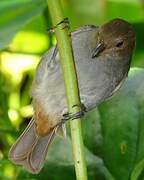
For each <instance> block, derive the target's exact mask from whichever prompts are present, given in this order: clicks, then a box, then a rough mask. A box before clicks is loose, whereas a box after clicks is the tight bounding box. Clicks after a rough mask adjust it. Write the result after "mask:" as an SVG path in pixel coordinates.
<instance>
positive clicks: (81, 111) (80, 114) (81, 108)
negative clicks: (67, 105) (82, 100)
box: [62, 104, 86, 122]
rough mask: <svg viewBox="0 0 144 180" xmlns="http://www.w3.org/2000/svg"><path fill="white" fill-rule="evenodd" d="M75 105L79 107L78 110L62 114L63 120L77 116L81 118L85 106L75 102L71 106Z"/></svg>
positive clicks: (76, 117)
mask: <svg viewBox="0 0 144 180" xmlns="http://www.w3.org/2000/svg"><path fill="white" fill-rule="evenodd" d="M76 106H77V107H80V111H79V112H76V113H66V114H63V119H62V121H63V122H65V121H68V120H74V119H78V118H81V117H83V116H84V113H85V112H86V107H85V106H84V104H80V105H78V104H75V105H73V106H72V108H74V107H76Z"/></svg>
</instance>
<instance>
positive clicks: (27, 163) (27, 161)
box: [9, 119, 60, 174]
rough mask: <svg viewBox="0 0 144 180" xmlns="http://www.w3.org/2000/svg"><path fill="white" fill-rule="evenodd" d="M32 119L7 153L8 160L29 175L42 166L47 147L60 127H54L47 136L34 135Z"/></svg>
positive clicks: (34, 129)
mask: <svg viewBox="0 0 144 180" xmlns="http://www.w3.org/2000/svg"><path fill="white" fill-rule="evenodd" d="M35 126H36V125H35V121H34V119H32V120H31V122H30V123H29V125H28V127H27V128H26V129H25V131H24V132H23V133H22V135H21V136H20V137H19V138H18V140H17V141H16V143H15V144H14V145H13V146H12V147H11V149H10V151H9V159H10V160H11V161H12V162H13V163H14V164H19V165H22V166H24V168H25V169H27V170H28V171H29V172H31V173H34V174H35V173H38V172H39V171H40V170H41V169H42V167H43V164H44V160H45V158H46V155H47V151H48V147H49V145H50V143H51V141H52V140H53V138H54V136H55V134H56V132H57V130H58V129H59V127H60V126H56V127H55V128H54V129H53V130H52V131H51V132H50V133H49V134H48V135H47V136H45V137H39V136H38V135H37V134H36V128H35Z"/></svg>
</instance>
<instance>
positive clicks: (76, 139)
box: [47, 0, 87, 180]
mask: <svg viewBox="0 0 144 180" xmlns="http://www.w3.org/2000/svg"><path fill="white" fill-rule="evenodd" d="M47 3H48V8H49V12H50V15H51V19H52V23H53V26H56V25H57V24H58V23H59V22H61V21H62V20H63V19H64V16H63V13H62V8H61V4H60V1H59V0H47ZM62 28H63V24H60V25H58V26H57V28H55V35H56V39H57V43H58V49H59V54H60V61H61V67H62V71H63V77H64V84H65V90H66V96H67V104H68V109H69V112H71V113H76V112H78V111H79V110H80V108H79V107H78V106H75V107H73V105H76V104H80V98H79V89H78V83H77V76H76V70H75V65H74V61H73V54H72V48H71V40H70V37H69V35H68V31H67V29H62ZM70 128H71V137H72V147H73V156H74V164H75V171H76V177H77V180H87V168H86V161H85V156H84V144H83V138H82V128H81V121H80V119H76V120H73V121H70Z"/></svg>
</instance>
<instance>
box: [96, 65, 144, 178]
mask: <svg viewBox="0 0 144 180" xmlns="http://www.w3.org/2000/svg"><path fill="white" fill-rule="evenodd" d="M143 79H144V70H143V69H136V68H134V69H132V70H131V71H130V74H129V78H128V79H127V81H126V82H125V84H124V85H123V87H122V88H121V89H120V91H119V92H118V93H117V94H116V95H115V96H114V97H112V98H111V100H109V101H107V102H105V103H103V104H101V105H100V106H99V112H100V116H101V120H102V122H101V124H102V132H103V139H104V145H103V149H104V162H105V164H106V166H107V168H108V169H109V171H110V172H111V173H112V175H113V176H114V177H115V178H116V179H117V180H121V178H123V180H128V179H129V178H130V176H131V172H132V170H133V168H134V166H135V170H134V172H133V173H132V177H134V176H137V177H138V176H139V175H140V173H141V172H142V170H143V169H144V164H143V163H142V161H143V157H144V143H143V138H144V130H143V129H144V122H143V117H144V116H143V115H144V108H143V106H142V104H144V92H143V90H144V81H143ZM139 163H140V164H139ZM138 167H140V168H141V169H139V168H138ZM136 174H137V175H136ZM133 180H136V179H134V178H133Z"/></svg>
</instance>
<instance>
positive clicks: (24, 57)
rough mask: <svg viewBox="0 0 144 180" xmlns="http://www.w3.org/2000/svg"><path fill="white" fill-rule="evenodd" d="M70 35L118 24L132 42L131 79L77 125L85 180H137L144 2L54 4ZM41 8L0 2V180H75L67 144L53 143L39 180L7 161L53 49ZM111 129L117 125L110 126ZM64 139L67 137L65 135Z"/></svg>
mask: <svg viewBox="0 0 144 180" xmlns="http://www.w3.org/2000/svg"><path fill="white" fill-rule="evenodd" d="M61 3H62V7H63V11H64V14H65V17H68V18H69V19H70V31H73V30H74V29H76V28H78V27H80V26H81V25H86V24H93V25H96V26H100V25H101V24H103V23H104V22H106V21H108V20H111V19H114V18H123V19H125V20H127V21H128V22H130V23H131V24H132V25H133V26H134V29H135V31H136V34H137V45H136V49H135V52H134V56H133V59H132V64H131V71H130V76H129V79H128V80H127V82H126V83H125V85H124V87H123V88H122V89H121V91H120V92H119V93H118V94H117V95H116V96H115V97H114V98H112V99H111V100H110V101H107V102H106V103H103V104H102V105H100V106H99V107H98V108H97V109H95V110H93V111H92V112H90V113H89V114H88V115H87V116H86V117H85V120H84V121H83V122H82V125H83V134H84V142H85V150H86V157H87V166H88V175H89V179H90V180H95V179H97V180H112V179H115V180H129V179H132V180H136V179H139V180H143V179H144V172H143V169H144V159H143V157H144V150H143V149H144V143H143V136H144V130H143V129H144V128H143V126H144V123H143V120H144V118H143V117H144V116H143V115H144V108H143V105H144V103H143V102H144V96H143V95H144V93H143V90H144V83H143V81H144V70H143V68H144V1H143V0H91V1H90V0H61ZM50 27H52V24H51V19H50V16H49V12H48V8H47V3H46V1H45V0H35V1H33V0H13V1H11V0H1V1H0V179H1V180H15V179H19V180H22V179H24V180H25V179H31V180H41V179H42V180H45V179H47V180H48V179H49V180H67V179H70V180H74V179H75V173H74V168H73V160H72V152H71V142H70V138H69V136H68V137H67V139H62V138H59V137H57V138H56V139H55V142H54V143H53V144H52V147H51V148H50V151H49V153H48V158H47V161H46V164H45V166H44V168H43V170H42V171H41V173H40V174H39V175H31V174H29V173H27V172H26V171H25V170H24V169H22V168H21V167H19V166H15V165H13V164H12V163H11V162H10V161H9V160H8V159H7V155H8V150H9V148H10V146H11V145H12V144H13V143H14V141H15V140H16V139H17V137H18V136H19V135H20V134H21V132H22V131H23V130H24V128H25V127H26V125H27V124H28V122H29V121H30V119H31V117H32V114H33V109H32V106H31V99H30V97H29V92H30V89H31V83H32V79H33V77H34V73H35V69H36V66H37V64H38V62H39V61H40V58H41V56H42V55H43V54H44V53H45V52H46V51H47V50H48V49H49V48H50V47H51V46H53V45H55V44H56V39H55V36H54V35H49V34H48V32H47V29H48V28H50ZM116 122H117V123H116ZM68 134H69V133H68Z"/></svg>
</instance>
